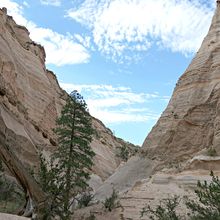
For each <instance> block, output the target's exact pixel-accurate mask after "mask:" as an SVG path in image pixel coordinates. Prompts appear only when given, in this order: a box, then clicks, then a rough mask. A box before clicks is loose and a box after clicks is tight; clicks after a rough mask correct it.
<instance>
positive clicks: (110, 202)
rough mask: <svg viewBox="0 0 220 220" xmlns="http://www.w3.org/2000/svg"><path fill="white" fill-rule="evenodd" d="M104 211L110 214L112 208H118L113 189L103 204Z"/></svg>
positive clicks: (116, 193)
mask: <svg viewBox="0 0 220 220" xmlns="http://www.w3.org/2000/svg"><path fill="white" fill-rule="evenodd" d="M103 205H104V208H105V210H107V211H109V212H111V211H112V210H113V209H114V208H117V207H119V206H120V204H119V201H118V192H116V190H115V189H113V191H112V194H111V196H110V197H108V198H106V199H105V201H104V202H103Z"/></svg>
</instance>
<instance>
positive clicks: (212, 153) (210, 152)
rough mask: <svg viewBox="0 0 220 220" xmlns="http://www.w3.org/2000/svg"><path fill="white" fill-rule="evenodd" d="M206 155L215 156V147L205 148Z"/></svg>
mask: <svg viewBox="0 0 220 220" xmlns="http://www.w3.org/2000/svg"><path fill="white" fill-rule="evenodd" d="M207 155H208V156H210V157H215V156H217V151H216V150H215V148H213V147H211V148H209V149H208V150H207Z"/></svg>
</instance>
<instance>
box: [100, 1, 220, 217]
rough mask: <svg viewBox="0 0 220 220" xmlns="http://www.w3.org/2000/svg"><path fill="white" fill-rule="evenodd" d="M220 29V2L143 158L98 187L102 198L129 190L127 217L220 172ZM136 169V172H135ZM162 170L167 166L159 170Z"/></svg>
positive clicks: (124, 201)
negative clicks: (213, 153) (211, 152)
mask: <svg viewBox="0 0 220 220" xmlns="http://www.w3.org/2000/svg"><path fill="white" fill-rule="evenodd" d="M219 32H220V3H218V6H217V9H216V11H215V15H214V17H213V20H212V24H211V27H210V30H209V32H208V34H207V36H206V37H205V39H204V41H203V43H202V45H201V48H200V49H199V51H198V53H197V54H196V56H195V58H194V59H193V60H192V63H191V64H190V65H189V67H188V68H187V69H186V71H185V73H184V74H183V75H182V76H181V77H180V79H179V81H178V83H177V85H176V88H175V90H174V92H173V95H172V98H171V100H170V102H169V104H168V106H167V108H166V110H165V111H164V112H163V114H162V115H161V117H160V119H159V120H158V122H157V124H156V125H155V126H154V127H153V129H152V131H151V132H150V134H149V135H148V137H147V138H146V140H145V142H144V144H143V148H142V150H141V152H140V155H139V158H138V157H136V160H135V161H132V160H133V159H132V158H131V159H130V160H129V161H128V162H127V164H125V165H124V167H122V168H120V169H118V170H117V171H116V173H114V174H113V175H112V176H111V177H110V178H108V179H107V180H106V181H105V182H104V184H103V185H102V186H101V187H100V188H99V189H98V190H97V197H101V198H104V197H106V196H109V195H110V194H109V192H110V190H108V189H109V188H110V186H111V187H112V186H114V187H115V188H116V189H118V190H119V191H120V192H125V189H127V190H128V192H127V193H125V194H124V195H122V196H121V203H122V207H123V208H122V209H123V211H122V214H121V216H122V215H123V217H124V219H140V215H139V214H140V210H141V209H142V208H143V205H144V203H151V202H152V201H154V202H153V203H155V204H158V203H159V200H161V198H166V197H167V196H168V194H170V195H174V194H177V195H187V194H188V193H189V194H190V195H192V190H191V189H192V187H194V186H195V185H196V182H197V180H198V179H200V180H203V179H210V177H209V172H210V170H214V171H215V173H216V174H219V171H220V170H219V161H220V157H219V155H220V111H219V109H220V108H219V107H220V49H219V48H220V35H219ZM210 148H211V149H215V150H216V151H217V155H216V156H214V157H213V156H208V149H210ZM143 158H145V163H143V164H142V165H141V166H142V167H139V169H138V168H137V164H138V163H140V161H141V160H142V161H143ZM147 158H149V159H147ZM150 159H151V160H150ZM147 165H148V166H147ZM143 167H145V169H142V168H143ZM134 170H136V175H135V176H133V175H132V174H133V173H134V172H135V171H134ZM158 171H161V172H162V173H160V174H158V175H159V176H158V175H157V172H158ZM131 176H132V177H134V178H130V177H131ZM150 176H152V178H151V179H149V177H150ZM125 183H128V184H127V186H126V184H125ZM118 219H120V218H119V217H118ZM146 219H147V218H146Z"/></svg>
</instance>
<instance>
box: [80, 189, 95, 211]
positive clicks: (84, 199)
mask: <svg viewBox="0 0 220 220" xmlns="http://www.w3.org/2000/svg"><path fill="white" fill-rule="evenodd" d="M93 197H94V195H92V194H91V193H89V192H86V193H83V194H82V195H81V197H80V198H79V199H78V200H77V201H78V207H79V208H83V207H87V206H89V203H90V202H91V201H92V199H93Z"/></svg>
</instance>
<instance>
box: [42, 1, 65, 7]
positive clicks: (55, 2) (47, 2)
mask: <svg viewBox="0 0 220 220" xmlns="http://www.w3.org/2000/svg"><path fill="white" fill-rule="evenodd" d="M40 2H41V4H43V5H52V6H60V5H61V0H40Z"/></svg>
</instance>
